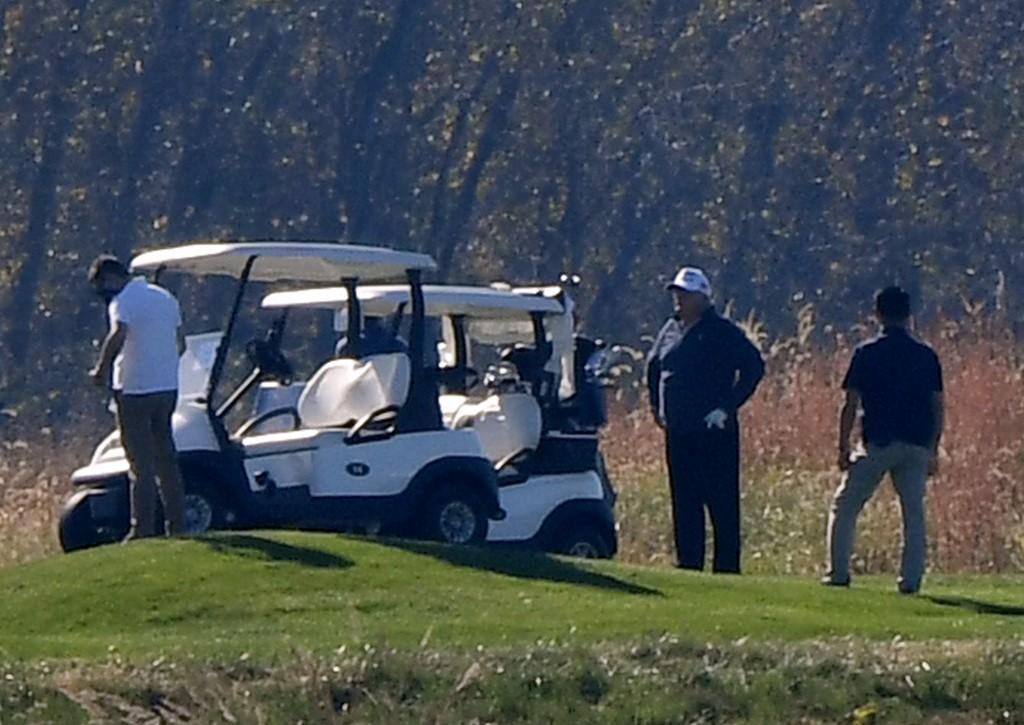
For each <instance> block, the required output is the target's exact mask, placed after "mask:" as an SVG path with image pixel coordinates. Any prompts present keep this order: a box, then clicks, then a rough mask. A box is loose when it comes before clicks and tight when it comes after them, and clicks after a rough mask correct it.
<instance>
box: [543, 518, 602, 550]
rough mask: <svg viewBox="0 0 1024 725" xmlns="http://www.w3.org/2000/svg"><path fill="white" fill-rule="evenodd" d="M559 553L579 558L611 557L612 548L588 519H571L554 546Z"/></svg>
mask: <svg viewBox="0 0 1024 725" xmlns="http://www.w3.org/2000/svg"><path fill="white" fill-rule="evenodd" d="M555 550H556V552H557V553H559V554H565V555H566V556H575V557H578V558H581V559H611V558H612V548H611V546H610V545H609V544H608V541H607V540H606V538H605V536H604V534H602V533H601V530H600V529H599V528H598V527H597V526H595V525H593V524H591V523H590V522H588V521H572V522H570V524H569V526H568V527H567V528H566V530H565V533H563V534H562V535H561V536H560V537H559V539H558V543H557V544H556V546H555Z"/></svg>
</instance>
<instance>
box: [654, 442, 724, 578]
mask: <svg viewBox="0 0 1024 725" xmlns="http://www.w3.org/2000/svg"><path fill="white" fill-rule="evenodd" d="M665 443H666V445H665V448H666V453H667V455H668V472H669V479H670V488H671V491H672V518H673V520H674V523H675V529H676V554H677V555H678V557H679V566H680V567H682V568H684V569H703V568H704V509H705V507H706V508H707V510H708V513H709V514H710V515H711V525H712V527H713V529H714V535H715V558H714V570H715V571H716V572H725V573H733V574H738V573H739V571H740V444H739V430H738V429H736V428H735V427H730V428H728V429H726V430H724V431H721V430H706V431H685V432H682V431H669V432H668V433H667V434H666V436H665Z"/></svg>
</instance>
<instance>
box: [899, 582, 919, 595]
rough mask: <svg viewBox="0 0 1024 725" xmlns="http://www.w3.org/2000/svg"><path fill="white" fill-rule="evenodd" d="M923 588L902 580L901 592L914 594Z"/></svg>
mask: <svg viewBox="0 0 1024 725" xmlns="http://www.w3.org/2000/svg"><path fill="white" fill-rule="evenodd" d="M920 590H921V587H912V586H910V585H909V584H904V583H903V582H900V594H908V595H914V594H917V593H918V592H919V591H920Z"/></svg>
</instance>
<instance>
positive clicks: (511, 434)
mask: <svg viewBox="0 0 1024 725" xmlns="http://www.w3.org/2000/svg"><path fill="white" fill-rule="evenodd" d="M452 427H453V428H468V427H472V428H473V430H475V431H476V432H477V435H478V436H479V437H480V443H481V445H482V446H483V449H484V453H485V454H486V455H487V457H488V458H489V459H490V460H491V461H492V462H493V463H497V462H499V461H502V460H504V459H505V458H507V457H508V456H511V455H513V454H516V453H519V452H520V451H523V450H531V451H532V450H536V449H537V446H538V445H540V436H541V433H542V432H543V428H544V422H543V419H542V417H541V411H540V404H538V403H537V399H536V398H534V397H533V396H532V395H530V394H528V393H510V394H507V395H492V396H490V397H489V398H487V399H485V400H483V401H482V402H480V403H465V404H463V405H462V406H461V407H460V408H459V409H458V411H457V412H456V414H455V420H454V423H453V426H452Z"/></svg>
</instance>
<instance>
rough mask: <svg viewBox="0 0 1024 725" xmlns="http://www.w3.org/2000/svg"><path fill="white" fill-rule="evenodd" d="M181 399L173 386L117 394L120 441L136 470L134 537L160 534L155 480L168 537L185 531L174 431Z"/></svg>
mask: <svg viewBox="0 0 1024 725" xmlns="http://www.w3.org/2000/svg"><path fill="white" fill-rule="evenodd" d="M177 397H178V394H177V392H176V391H174V390H170V391H167V392H162V393H147V394H145V395H124V394H118V395H117V396H116V399H117V422H118V428H119V429H120V431H121V445H122V446H124V452H125V456H126V457H127V458H128V464H129V465H130V466H131V470H132V485H131V509H132V513H131V515H132V524H131V531H130V532H129V536H130V537H132V538H144V537H147V536H154V535H155V534H156V496H157V486H156V479H157V478H159V480H160V489H159V493H160V498H161V500H162V501H163V506H164V519H165V529H164V530H165V531H166V532H167V533H168V534H169V535H174V534H180V533H182V532H183V530H184V523H185V491H184V487H183V485H182V482H181V471H180V470H179V469H178V455H177V452H176V451H175V450H174V438H173V437H172V435H171V414H172V413H173V412H174V406H175V403H176V401H177Z"/></svg>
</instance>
